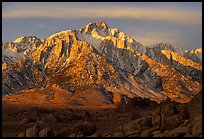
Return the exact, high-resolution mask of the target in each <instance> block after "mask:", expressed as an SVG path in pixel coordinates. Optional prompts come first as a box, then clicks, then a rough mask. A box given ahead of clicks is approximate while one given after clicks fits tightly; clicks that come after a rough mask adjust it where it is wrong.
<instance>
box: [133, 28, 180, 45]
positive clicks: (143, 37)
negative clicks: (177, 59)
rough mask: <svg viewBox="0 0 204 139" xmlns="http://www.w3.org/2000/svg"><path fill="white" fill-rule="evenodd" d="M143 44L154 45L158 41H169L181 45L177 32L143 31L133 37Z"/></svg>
mask: <svg viewBox="0 0 204 139" xmlns="http://www.w3.org/2000/svg"><path fill="white" fill-rule="evenodd" d="M134 38H135V39H137V40H139V41H140V42H141V43H143V44H145V45H155V44H158V43H161V42H163V43H170V44H173V45H176V46H179V47H183V45H182V44H181V43H180V42H181V36H180V34H179V32H177V31H174V32H145V33H140V35H137V36H135V37H134Z"/></svg>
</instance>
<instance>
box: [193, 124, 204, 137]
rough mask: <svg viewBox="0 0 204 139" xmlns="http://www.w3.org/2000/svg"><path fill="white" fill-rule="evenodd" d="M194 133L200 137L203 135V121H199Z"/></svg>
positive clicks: (194, 127)
mask: <svg viewBox="0 0 204 139" xmlns="http://www.w3.org/2000/svg"><path fill="white" fill-rule="evenodd" d="M192 135H193V136H194V137H200V136H201V135H202V121H201V122H197V123H196V124H195V125H194V126H193V128H192Z"/></svg>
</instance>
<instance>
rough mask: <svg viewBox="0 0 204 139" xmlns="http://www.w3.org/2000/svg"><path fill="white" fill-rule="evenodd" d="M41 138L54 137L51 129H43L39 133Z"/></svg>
mask: <svg viewBox="0 0 204 139" xmlns="http://www.w3.org/2000/svg"><path fill="white" fill-rule="evenodd" d="M39 137H54V133H53V130H52V129H50V128H43V129H42V130H40V132H39Z"/></svg>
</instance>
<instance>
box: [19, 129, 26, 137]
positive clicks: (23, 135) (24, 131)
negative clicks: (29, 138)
mask: <svg viewBox="0 0 204 139" xmlns="http://www.w3.org/2000/svg"><path fill="white" fill-rule="evenodd" d="M25 136H26V130H23V132H21V133H19V134H18V135H17V137H25Z"/></svg>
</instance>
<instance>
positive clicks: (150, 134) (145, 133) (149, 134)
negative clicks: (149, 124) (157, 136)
mask: <svg viewBox="0 0 204 139" xmlns="http://www.w3.org/2000/svg"><path fill="white" fill-rule="evenodd" d="M158 129H159V128H158V127H153V128H149V129H147V130H145V131H142V132H141V135H140V137H153V136H154V134H153V132H154V131H155V130H158Z"/></svg>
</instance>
